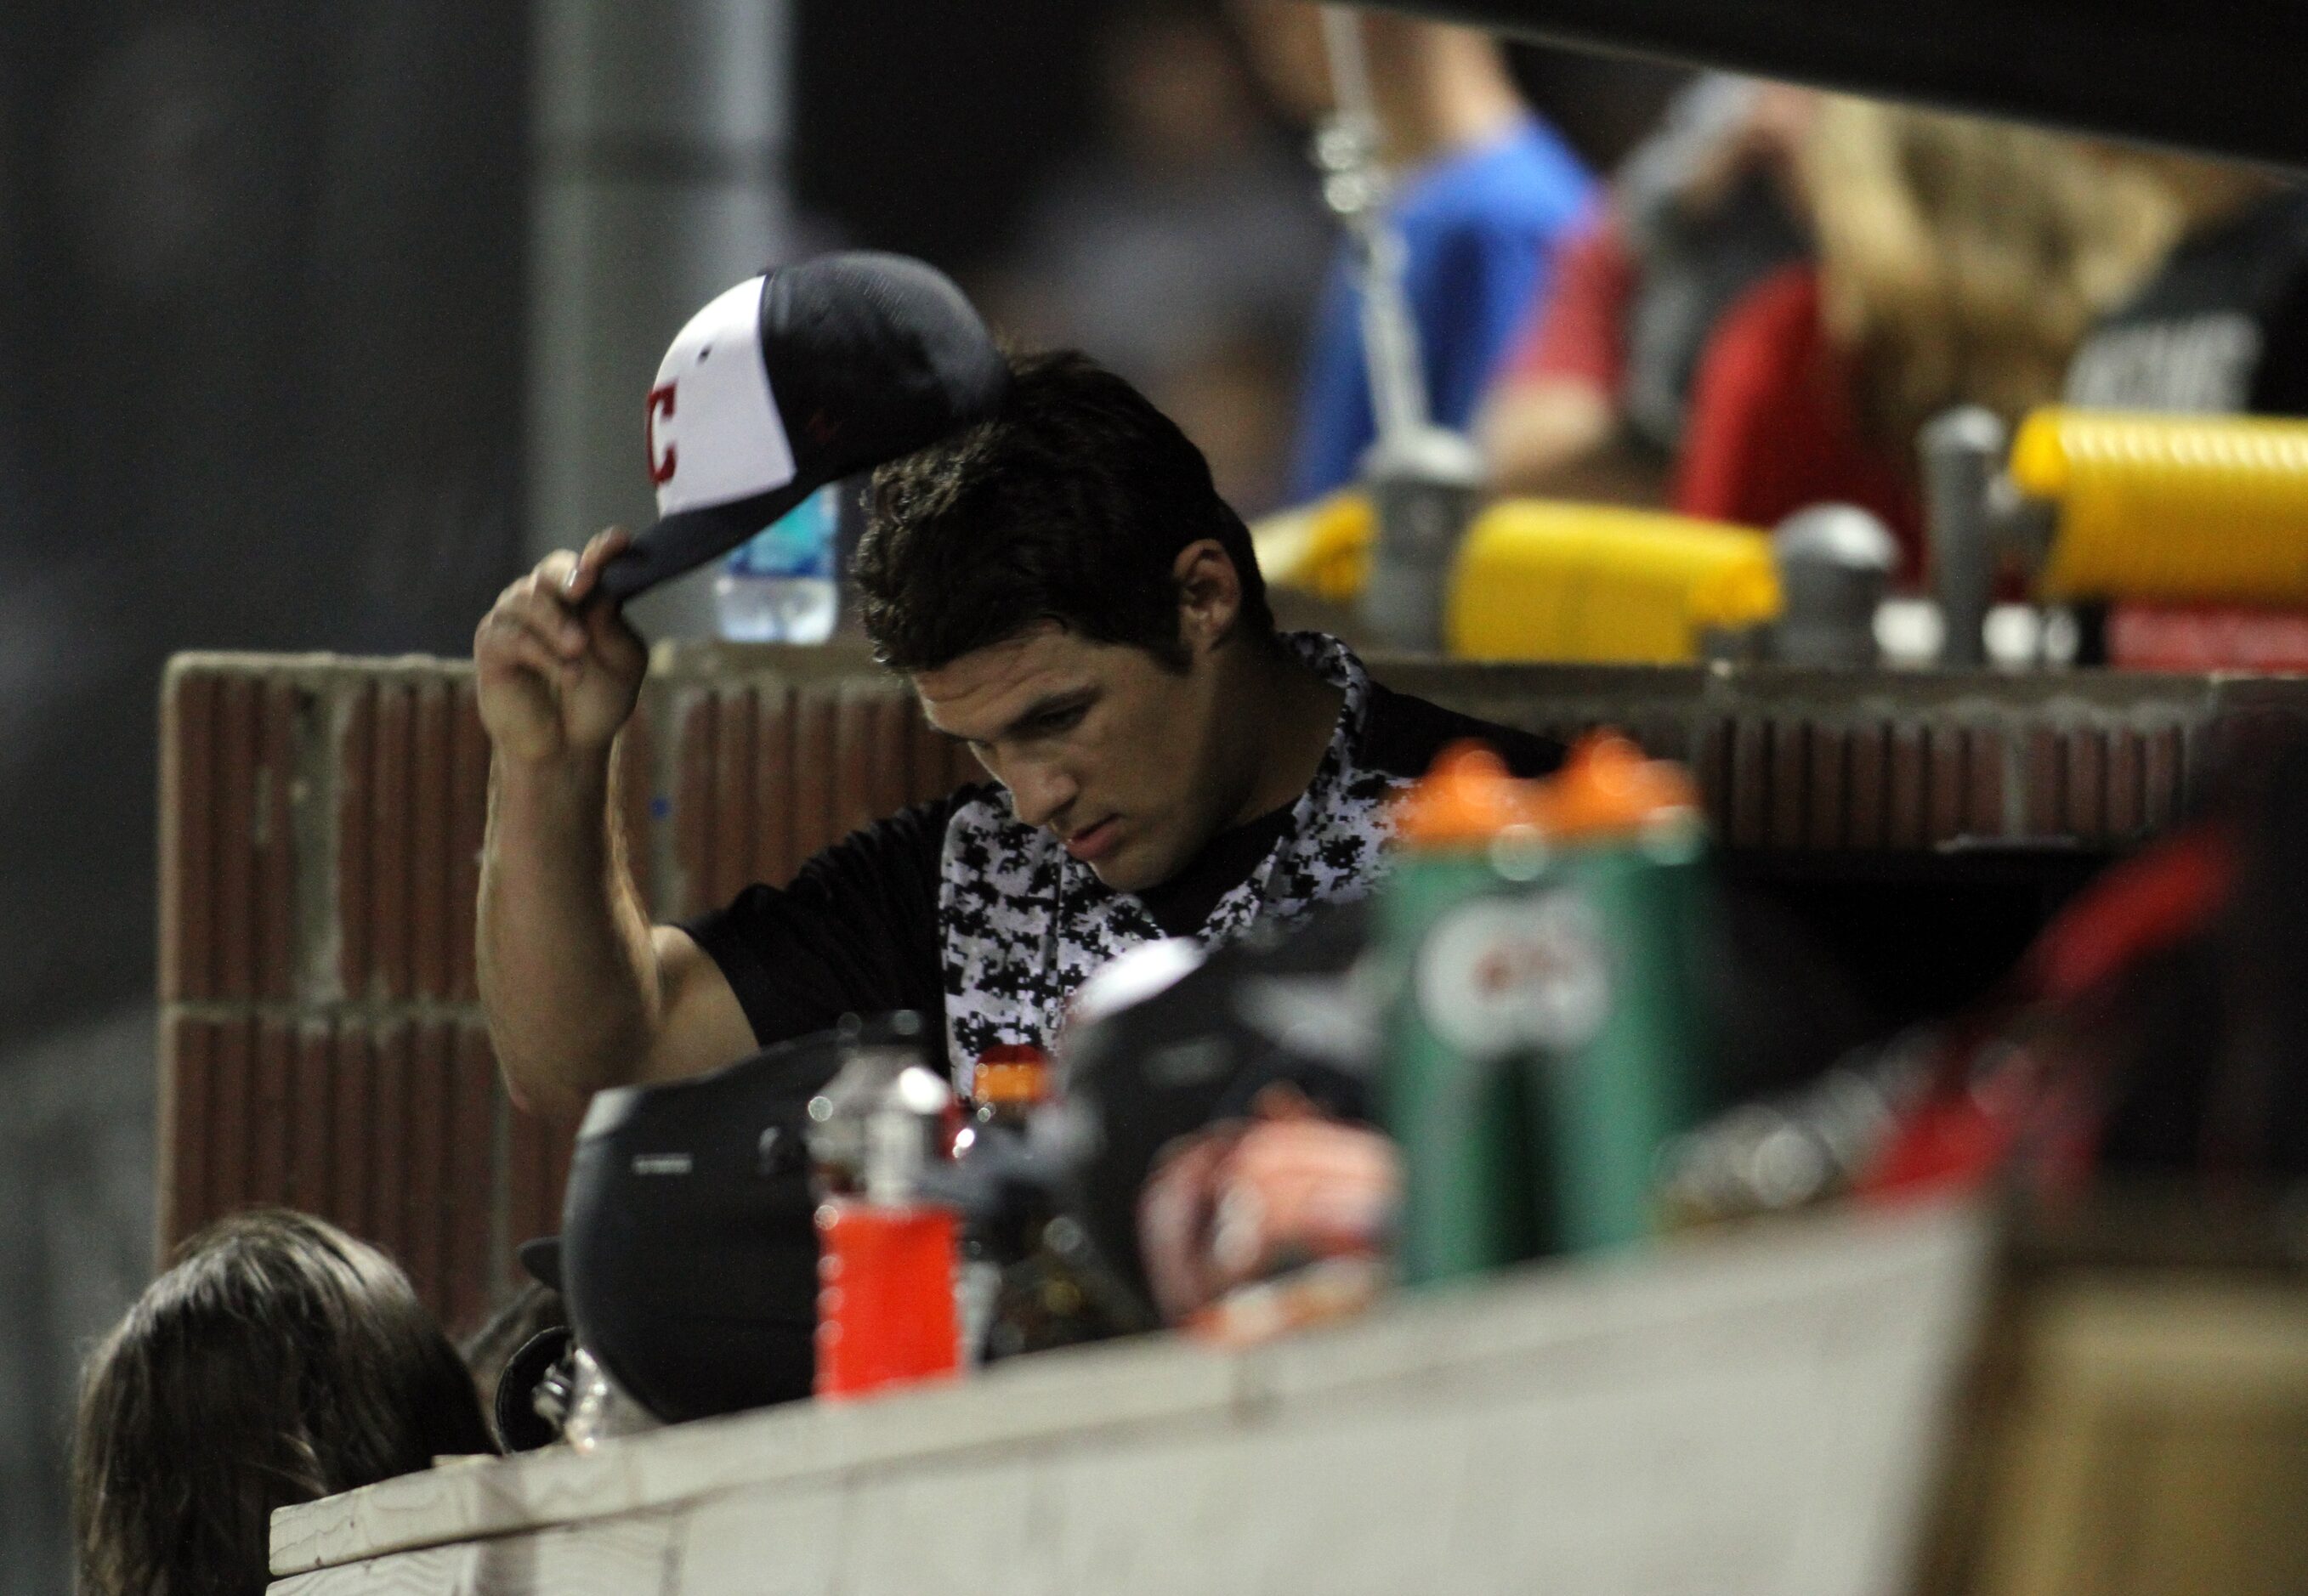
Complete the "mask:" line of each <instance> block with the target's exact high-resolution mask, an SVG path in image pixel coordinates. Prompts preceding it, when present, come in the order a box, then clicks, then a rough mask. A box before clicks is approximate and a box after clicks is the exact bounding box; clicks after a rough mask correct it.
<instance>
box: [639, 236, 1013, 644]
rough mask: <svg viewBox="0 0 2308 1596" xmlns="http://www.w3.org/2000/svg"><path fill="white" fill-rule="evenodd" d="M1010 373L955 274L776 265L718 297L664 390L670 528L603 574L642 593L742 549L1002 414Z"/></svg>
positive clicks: (838, 263) (875, 261)
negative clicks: (821, 497) (831, 493)
mask: <svg viewBox="0 0 2308 1596" xmlns="http://www.w3.org/2000/svg"><path fill="white" fill-rule="evenodd" d="M1008 387H1009V367H1008V365H1007V364H1006V363H1005V362H1004V361H1003V358H1002V354H1001V351H1000V350H998V349H996V348H995V347H994V339H993V336H992V335H991V334H990V333H989V332H987V331H986V323H985V322H983V321H981V320H980V319H979V317H978V314H977V311H975V310H974V309H972V308H971V306H970V304H969V300H968V299H967V298H965V297H964V296H963V295H962V292H961V290H960V288H958V287H955V286H954V284H953V281H952V279H950V278H948V277H947V276H946V275H945V274H944V273H943V272H941V271H939V270H937V269H936V268H934V267H933V266H930V265H927V264H926V263H925V262H920V261H917V260H913V259H910V258H909V257H907V256H904V255H893V254H882V253H870V252H864V251H855V252H848V253H840V254H830V255H821V256H818V257H816V258H815V259H813V260H808V261H802V262H796V263H795V264H793V265H790V266H779V267H773V268H771V270H768V271H766V272H763V273H762V275H761V276H759V277H751V278H747V279H745V281H744V282H742V283H739V284H738V285H737V286H736V287H733V288H731V289H729V290H728V291H727V292H726V293H723V294H721V295H719V296H716V297H715V298H714V300H713V301H712V303H710V305H706V306H705V308H704V309H702V310H701V311H699V312H698V313H696V314H695V315H694V316H692V317H691V318H690V319H689V324H688V325H687V326H685V327H684V328H683V329H682V330H681V331H680V333H679V334H678V335H677V336H676V338H675V339H674V340H673V345H672V347H671V348H668V349H667V350H666V352H665V359H664V361H663V363H662V364H660V365H659V367H658V372H657V381H656V382H654V383H652V384H651V385H650V393H649V407H648V410H647V413H646V420H645V424H644V429H643V438H644V441H645V442H646V443H647V445H648V450H649V474H650V481H651V482H652V483H654V484H655V485H656V487H657V508H658V519H657V520H656V521H654V522H653V523H651V524H650V526H649V527H648V528H645V529H644V530H643V531H642V533H641V534H640V536H637V537H635V538H634V539H633V544H632V545H631V546H629V547H628V548H626V549H625V550H624V552H623V553H619V554H618V555H617V556H616V558H615V559H614V560H612V561H610V562H609V563H608V564H607V565H606V566H605V567H603V568H602V571H601V584H600V590H601V591H602V592H603V593H605V594H607V595H608V596H610V597H611V598H616V599H624V598H631V597H633V596H634V595H635V594H638V593H642V592H644V591H646V590H647V589H649V588H653V587H655V586H657V584H659V582H662V581H665V580H667V579H669V578H672V577H676V576H679V575H681V574H682V573H683V572H685V571H691V570H693V569H694V568H696V567H697V566H700V565H702V564H704V563H705V562H707V561H709V560H711V559H713V558H714V557H715V556H716V555H719V554H723V553H728V551H729V550H731V549H733V548H736V546H737V545H739V544H741V543H743V542H745V540H746V539H747V538H749V537H752V536H754V534H755V533H757V532H759V531H761V530H762V528H764V527H767V526H768V525H769V524H770V523H771V522H772V521H774V520H776V519H778V518H779V517H780V516H782V515H784V514H785V513H786V512H787V511H789V510H791V509H793V508H794V507H795V506H796V505H797V504H799V503H800V502H802V501H803V500H804V499H806V498H807V497H809V495H810V494H811V493H814V492H816V491H817V490H818V489H819V488H821V487H823V486H824V485H826V484H828V483H831V482H837V481H840V479H841V478H842V477H845V476H853V475H855V474H856V473H857V472H860V471H865V470H869V469H871V468H874V467H875V466H878V465H881V464H883V462H885V461H888V460H893V459H899V458H900V457H901V456H903V455H909V454H911V453H913V452H914V451H915V450H917V449H925V448H927V447H928V446H929V445H930V444H932V443H934V442H937V441H938V440H939V439H941V438H943V437H945V436H946V435H947V434H949V433H954V432H958V431H960V429H961V428H963V427H965V426H968V425H970V424H971V423H972V422H976V421H981V420H983V419H985V418H986V416H990V415H992V414H993V413H994V411H995V409H996V408H998V407H999V406H1000V404H1001V402H1002V398H1003V394H1004V393H1005V392H1007V391H1008Z"/></svg>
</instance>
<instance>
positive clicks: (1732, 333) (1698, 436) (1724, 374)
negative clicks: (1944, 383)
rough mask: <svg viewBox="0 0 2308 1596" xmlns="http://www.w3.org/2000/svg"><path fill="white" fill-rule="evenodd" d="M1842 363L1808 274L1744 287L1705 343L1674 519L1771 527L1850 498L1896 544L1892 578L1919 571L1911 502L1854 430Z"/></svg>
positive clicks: (1895, 465) (1903, 475)
mask: <svg viewBox="0 0 2308 1596" xmlns="http://www.w3.org/2000/svg"><path fill="white" fill-rule="evenodd" d="M1853 382H1854V378H1853V373H1852V370H1851V365H1850V362H1849V361H1848V360H1847V358H1846V357H1845V356H1843V354H1842V353H1841V352H1840V351H1839V350H1838V349H1836V348H1834V347H1833V346H1832V345H1831V344H1830V343H1829V341H1828V339H1827V334H1826V331H1825V330H1824V329H1823V328H1822V327H1821V323H1820V316H1819V276H1818V273H1817V272H1816V271H1814V270H1813V268H1811V267H1810V266H1808V265H1801V266H1789V267H1787V268H1785V269H1783V270H1780V271H1778V272H1776V273H1774V274H1773V275H1771V276H1770V277H1768V278H1766V279H1763V280H1762V281H1761V282H1760V283H1758V284H1756V285H1755V287H1753V288H1752V289H1750V290H1749V291H1748V292H1747V294H1746V295H1745V296H1744V297H1742V298H1741V299H1740V300H1739V302H1738V303H1737V304H1736V305H1734V306H1733V307H1732V308H1731V309H1730V310H1729V311H1728V312H1727V313H1725V315H1724V318H1723V321H1722V322H1721V323H1720V324H1719V325H1718V327H1717V328H1716V330H1715V334H1714V336H1713V337H1712V338H1711V339H1709V340H1708V346H1707V353H1706V355H1705V356H1703V357H1702V358H1701V363H1700V368H1699V379H1698V382H1697V383H1696V384H1695V385H1694V386H1693V388H1692V403H1691V415H1690V419H1689V423H1688V425H1687V426H1686V429H1685V431H1684V441H1683V454H1682V458H1681V459H1679V460H1678V461H1677V462H1676V467H1675V488H1674V494H1673V504H1674V507H1675V509H1676V510H1679V511H1683V512H1684V514H1686V515H1695V516H1705V517H1708V518H1709V519H1716V520H1725V521H1736V522H1738V523H1740V524H1741V525H1743V526H1749V527H1762V528H1770V527H1774V526H1777V525H1778V523H1779V522H1780V521H1782V520H1784V519H1786V518H1787V517H1788V516H1789V515H1792V514H1793V513H1794V512H1795V511H1798V510H1801V509H1803V508H1804V507H1805V506H1806V505H1812V504H1823V503H1830V502H1832V503H1839V504H1856V505H1857V506H1859V508H1860V509H1862V510H1865V511H1873V513H1874V514H1875V515H1876V516H1878V517H1880V518H1881V519H1882V522H1883V524H1884V525H1885V526H1886V527H1889V528H1890V529H1891V536H1894V537H1896V538H1897V539H1899V575H1900V579H1902V581H1903V582H1906V583H1909V584H1912V583H1914V582H1915V581H1916V580H1917V579H1920V578H1921V576H1922V575H1923V571H1924V516H1923V503H1922V499H1921V495H1920V494H1919V493H1918V491H1917V488H1916V480H1915V475H1914V472H1913V470H1912V468H1909V467H1908V464H1907V463H1906V462H1905V461H1904V460H1903V459H1900V458H1899V457H1897V456H1895V455H1893V454H1892V453H1890V451H1889V450H1885V449H1883V448H1882V446H1881V445H1879V444H1877V443H1875V442H1873V441H1872V440H1870V439H1869V438H1867V437H1866V436H1865V435H1864V433H1862V432H1861V430H1860V425H1859V409H1858V404H1857V401H1856V398H1855V397H1854V394H1853Z"/></svg>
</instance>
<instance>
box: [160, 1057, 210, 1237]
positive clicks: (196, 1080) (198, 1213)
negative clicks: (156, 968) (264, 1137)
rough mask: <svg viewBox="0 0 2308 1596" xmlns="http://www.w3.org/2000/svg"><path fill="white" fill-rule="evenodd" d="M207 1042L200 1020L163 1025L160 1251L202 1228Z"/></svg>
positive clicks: (206, 1153)
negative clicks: (165, 1028) (165, 1027)
mask: <svg viewBox="0 0 2308 1596" xmlns="http://www.w3.org/2000/svg"><path fill="white" fill-rule="evenodd" d="M212 1042H213V1037H212V1036H211V1032H210V1029H209V1026H208V1025H207V1024H206V1023H205V1022H204V1021H201V1020H196V1019H189V1018H185V1017H182V1016H178V1017H176V1018H173V1019H171V1020H170V1021H168V1028H167V1032H166V1045H165V1047H164V1049H163V1051H162V1053H161V1058H160V1128H161V1137H160V1148H161V1155H160V1168H159V1232H160V1250H161V1252H162V1254H163V1255H165V1254H166V1253H167V1252H168V1249H169V1248H173V1247H174V1246H175V1245H176V1244H177V1242H178V1241H181V1240H184V1239H185V1237H186V1236H188V1235H190V1234H192V1232H193V1231H195V1230H198V1229H199V1228H200V1227H201V1225H202V1224H203V1223H206V1222H207V1220H208V1218H209V1216H210V1214H211V1213H212V1212H213V1211H214V1210H213V1209H212V1208H211V1205H210V1200H209V1147H210V1124H211V1113H210V1108H209V1104H210V1102H211V1096H212V1094H211V1090H210V1084H211V1068H210V1060H211V1043H212Z"/></svg>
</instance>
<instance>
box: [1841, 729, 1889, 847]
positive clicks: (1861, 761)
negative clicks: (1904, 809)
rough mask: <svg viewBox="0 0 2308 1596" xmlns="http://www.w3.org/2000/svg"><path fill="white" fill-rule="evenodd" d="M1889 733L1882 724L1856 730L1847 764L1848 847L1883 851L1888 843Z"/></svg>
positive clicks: (1845, 836)
mask: <svg viewBox="0 0 2308 1596" xmlns="http://www.w3.org/2000/svg"><path fill="white" fill-rule="evenodd" d="M1890 735H1891V734H1890V729H1889V728H1888V727H1885V726H1882V725H1872V726H1860V727H1857V728H1855V729H1854V730H1853V731H1852V733H1851V734H1850V738H1849V740H1848V747H1847V753H1846V756H1845V758H1846V762H1847V765H1848V767H1849V771H1850V775H1849V777H1848V779H1847V782H1846V784H1845V797H1844V811H1843V814H1844V818H1843V843H1844V846H1846V847H1849V848H1869V849H1873V848H1882V847H1885V846H1887V845H1889V844H1890V819H1891V817H1890V786H1891V772H1890V765H1891V759H1890Z"/></svg>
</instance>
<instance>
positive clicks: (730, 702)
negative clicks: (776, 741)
mask: <svg viewBox="0 0 2308 1596" xmlns="http://www.w3.org/2000/svg"><path fill="white" fill-rule="evenodd" d="M715 696H716V697H717V698H718V699H719V703H718V704H717V705H716V706H715V708H714V711H713V812H712V815H711V817H710V824H711V826H712V829H713V862H714V872H713V879H712V884H711V886H710V888H709V889H708V890H707V893H706V902H708V903H710V904H724V903H728V901H729V900H730V899H731V898H733V897H736V896H737V894H738V893H740V892H742V891H744V890H745V888H746V887H748V886H749V885H751V884H752V881H753V877H754V850H755V848H756V847H757V846H758V843H757V841H756V839H755V837H754V825H755V819H754V794H755V790H756V787H755V783H754V695H753V694H752V693H751V692H750V691H747V690H746V689H745V688H743V687H728V688H724V689H722V690H721V691H720V692H719V693H718V694H716V695H715Z"/></svg>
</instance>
